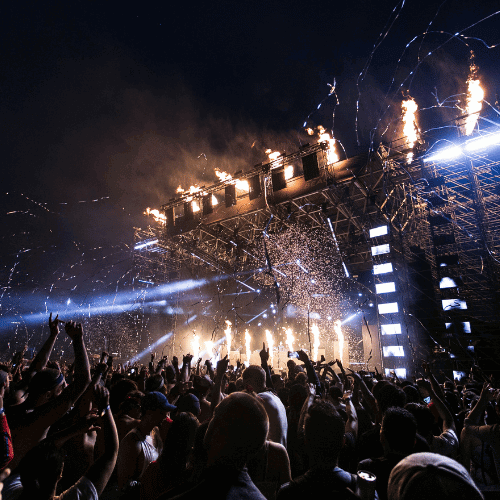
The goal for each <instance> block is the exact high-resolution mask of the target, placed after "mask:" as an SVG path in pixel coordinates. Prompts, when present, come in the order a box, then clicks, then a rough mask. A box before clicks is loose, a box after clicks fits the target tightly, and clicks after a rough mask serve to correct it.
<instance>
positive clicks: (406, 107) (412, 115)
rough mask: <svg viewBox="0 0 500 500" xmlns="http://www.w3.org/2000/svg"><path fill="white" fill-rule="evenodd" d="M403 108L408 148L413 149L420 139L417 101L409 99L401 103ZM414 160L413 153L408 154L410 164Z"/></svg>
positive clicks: (404, 131)
mask: <svg viewBox="0 0 500 500" xmlns="http://www.w3.org/2000/svg"><path fill="white" fill-rule="evenodd" d="M401 108H402V110H403V123H404V126H403V134H404V136H405V137H406V146H407V147H408V148H409V149H412V148H413V146H414V145H415V142H417V139H418V127H417V122H416V113H417V110H418V104H417V103H416V102H415V99H413V98H412V97H408V99H405V100H404V101H402V102H401ZM412 159H413V153H408V155H407V160H408V162H411V160H412Z"/></svg>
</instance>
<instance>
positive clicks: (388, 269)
mask: <svg viewBox="0 0 500 500" xmlns="http://www.w3.org/2000/svg"><path fill="white" fill-rule="evenodd" d="M385 273H392V264H391V263H390V262H388V263H387V264H375V265H374V266H373V274H385Z"/></svg>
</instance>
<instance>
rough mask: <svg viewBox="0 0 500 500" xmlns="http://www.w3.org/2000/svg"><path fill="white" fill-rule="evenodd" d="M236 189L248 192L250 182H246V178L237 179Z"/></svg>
mask: <svg viewBox="0 0 500 500" xmlns="http://www.w3.org/2000/svg"><path fill="white" fill-rule="evenodd" d="M236 189H239V190H241V191H246V192H248V191H250V184H248V181H246V180H237V181H236Z"/></svg>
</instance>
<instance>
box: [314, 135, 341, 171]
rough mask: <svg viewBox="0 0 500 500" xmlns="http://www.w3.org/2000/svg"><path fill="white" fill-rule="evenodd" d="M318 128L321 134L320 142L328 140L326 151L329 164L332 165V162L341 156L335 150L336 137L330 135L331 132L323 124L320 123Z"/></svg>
mask: <svg viewBox="0 0 500 500" xmlns="http://www.w3.org/2000/svg"><path fill="white" fill-rule="evenodd" d="M316 128H317V131H318V135H319V139H318V142H326V143H327V144H328V149H327V151H326V158H327V161H328V164H329V165H330V164H331V163H335V162H337V161H339V157H338V155H337V152H336V151H335V139H334V138H333V137H331V136H330V134H329V133H328V132H327V131H326V130H325V127H323V126H322V125H318V126H317V127H316ZM308 133H309V131H308Z"/></svg>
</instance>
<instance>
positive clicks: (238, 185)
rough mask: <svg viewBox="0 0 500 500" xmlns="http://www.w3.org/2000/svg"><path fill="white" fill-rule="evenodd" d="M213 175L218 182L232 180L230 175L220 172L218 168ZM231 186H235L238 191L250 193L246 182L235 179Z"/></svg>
mask: <svg viewBox="0 0 500 500" xmlns="http://www.w3.org/2000/svg"><path fill="white" fill-rule="evenodd" d="M215 175H216V176H217V177H218V178H219V181H220V182H224V181H230V180H231V179H232V178H233V177H232V176H231V174H228V173H227V172H222V171H221V170H219V169H218V168H216V169H215ZM231 184H235V185H236V189H239V190H240V191H246V192H248V191H250V185H249V184H248V181H247V180H244V179H235V180H234V181H233V182H232V183H231ZM212 204H213V203H212Z"/></svg>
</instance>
